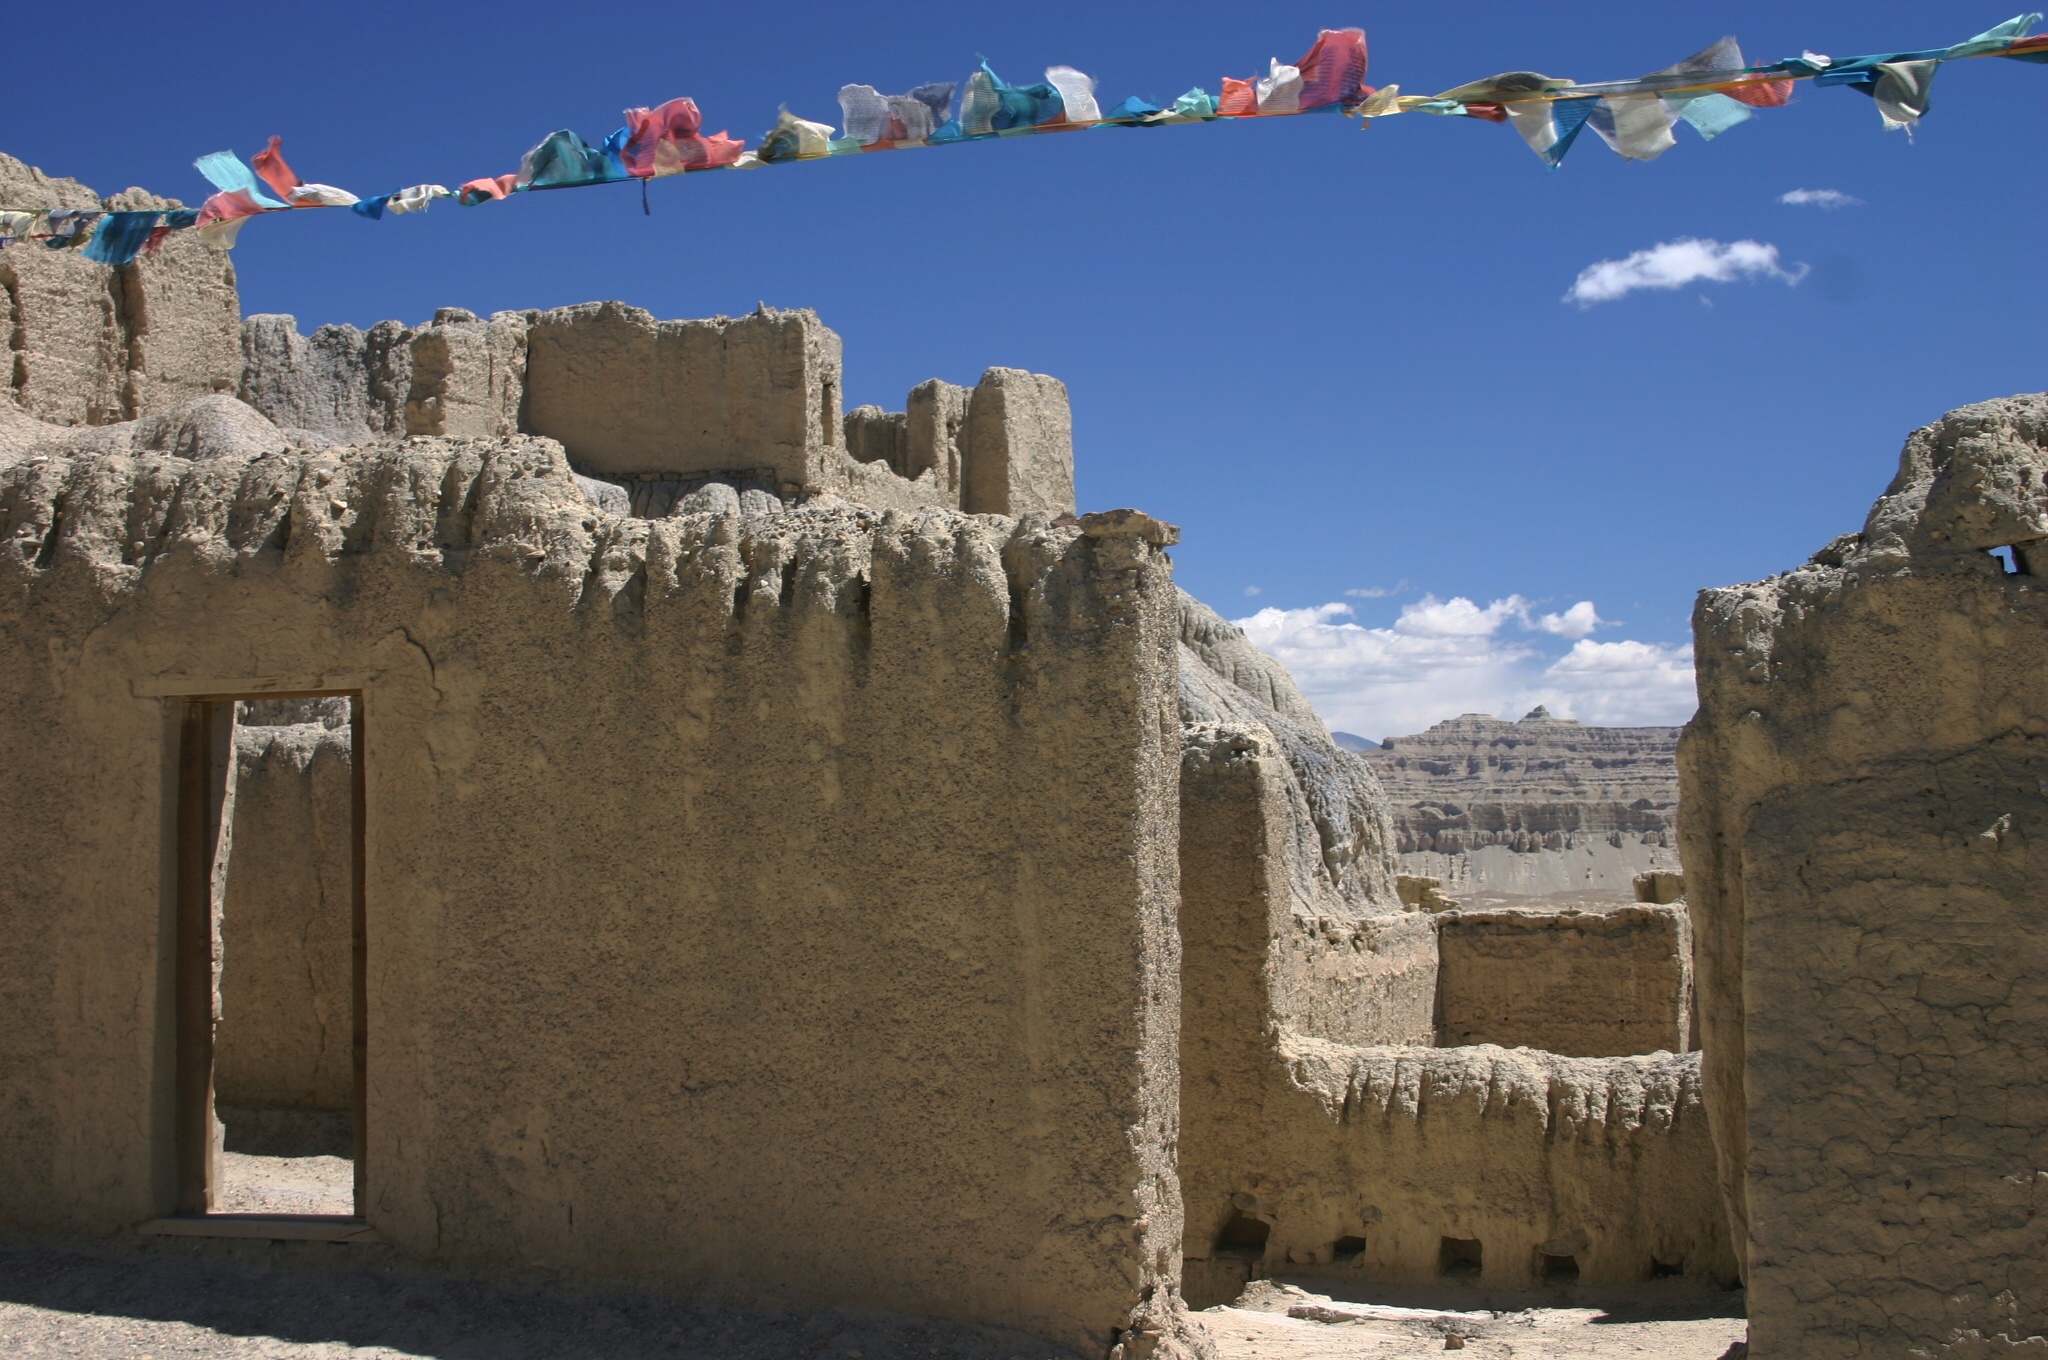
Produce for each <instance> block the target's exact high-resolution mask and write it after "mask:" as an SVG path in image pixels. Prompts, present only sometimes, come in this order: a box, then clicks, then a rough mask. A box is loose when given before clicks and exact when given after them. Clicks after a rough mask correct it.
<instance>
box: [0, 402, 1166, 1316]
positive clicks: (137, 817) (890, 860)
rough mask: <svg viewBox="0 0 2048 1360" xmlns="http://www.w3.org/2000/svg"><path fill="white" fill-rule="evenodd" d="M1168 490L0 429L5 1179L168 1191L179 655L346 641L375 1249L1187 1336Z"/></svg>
mask: <svg viewBox="0 0 2048 1360" xmlns="http://www.w3.org/2000/svg"><path fill="white" fill-rule="evenodd" d="M1170 537H1171V535H1170V533H1169V532H1167V531H1166V530H1164V528H1163V526H1160V525H1158V524H1156V523H1155V522H1154V521H1151V520H1148V519H1146V518H1145V517H1143V516H1139V515H1132V514H1118V515H1110V516H1099V517H1090V518H1089V519H1088V520H1087V521H1084V522H1083V524H1081V525H1079V526H1074V527H1065V528H1053V527H1049V526H1047V525H1046V524H1045V522H1044V521H1042V520H1040V521H1035V522H1033V521H1027V522H1025V523H1024V524H1022V525H1018V524H1013V523H1011V522H1009V521H1004V520H999V519H990V518H978V519H977V518H969V517H963V516H959V515H954V514H948V513H939V512H934V513H929V514H925V515H922V516H917V517H904V516H885V517H878V516H876V515H874V514H872V513H869V512H865V511H854V510H848V509H838V510H822V509H821V510H806V511H797V512H793V513H791V514H787V515H781V516H776V517H774V518H772V519H749V518H747V517H744V516H741V515H738V514H724V515H717V516H683V517H680V518H676V519H669V520H663V521H659V522H647V521H637V520H628V519H619V518H615V517H612V516H608V515H605V514H603V513H601V512H599V511H597V510H596V509H595V507H594V506H593V505H592V504H591V503H590V502H589V501H587V500H586V499H585V498H584V496H583V494H582V493H581V491H580V490H579V489H578V487H577V484H576V482H575V481H574V479H573V478H572V477H571V475H570V472H569V468H568V465H567V462H566V460H565V458H564V456H563V453H562V451H561V449H560V447H559V446H558V445H555V444H554V443H552V442H551V441H547V440H538V439H513V440H506V441H499V442H495V443H488V444H485V443H468V442H462V441H452V440H451V441H438V442H427V441H414V442H412V443H410V444H408V445H406V446H403V447H402V448H396V449H382V450H376V451H372V452H369V453H362V454H348V455H345V456H344V455H337V456H318V457H301V456H277V457H268V458H261V459H256V460H254V461H250V462H247V463H236V462H213V463H198V464H194V463H187V462H183V461H181V460H176V459H164V458H134V459H129V458H120V457H107V458H101V459H92V460H79V461H76V462H69V461H66V460H62V459H50V460H45V461H39V462H34V463H27V464H22V465H19V466H16V467H12V468H8V469H5V470H4V471H0V752H4V759H5V763H6V766H7V768H8V769H9V770H10V771H13V772H14V775H13V776H12V777H10V778H9V779H8V780H5V781H0V814H4V815H5V816H6V817H7V819H8V821H7V825H8V826H9V828H10V834H9V836H8V837H7V838H6V840H5V843H4V845H0V882H5V883H6V884H7V885H8V890H7V892H6V894H5V895H4V896H0V929H4V930H5V933H6V936H7V938H8V940H9V947H8V948H7V949H6V950H4V951H0V1004H4V1005H5V1007H6V1013H7V1014H8V1016H9V1020H10V1023H9V1024H8V1025H7V1026H6V1027H5V1028H4V1029H0V1220H4V1221H6V1222H8V1223H11V1224H16V1225H22V1226H36V1227H42V1228H59V1229H66V1230H74V1231H75V1230H100V1231H110V1232H111V1231H119V1230H121V1229H123V1228H124V1227H125V1226H126V1225H128V1224H132V1223H134V1222H136V1221H138V1220H141V1219H145V1218H149V1217H151V1216H154V1215H156V1214H159V1213H161V1212H163V1211H165V1210H166V1209H167V1208H168V1207H169V1204H170V1202H171V1197H172V1188H173V1183H172V1165H171V1161H170V1158H169V1144H170V1113H171V1105H170V1098H171V1082H170V1075H171V1067H170V1059H171V1052H172V1050H171V1046H170V1030H169V1020H170V1013H171V1012H170V1002H171V997H172V988H171V973H170V965H171V958H170V957H169V954H168V952H167V947H166V945H167V941H168V940H169V939H170V938H171V936H170V932H169V930H168V923H169V920H170V916H169V910H170V904H171V898H172V895H171V892H170V878H169V871H170V868H171V863H170V858H169V851H168V848H167V836H166V834H165V833H166V828H167V826H168V825H169V824H170V823H169V819H170V818H171V816H172V815H173V806H172V800H171V799H169V798H168V797H167V795H166V789H167V787H171V784H170V772H171V769H172V766H171V765H170V764H169V763H168V761H169V751H170V749H171V743H170V742H169V741H168V737H169V735H170V734H171V733H173V732H175V730H176V722H175V710H176V709H177V707H178V705H177V704H176V703H174V702H173V703H166V702H165V701H164V700H163V699H161V698H159V697H157V696H158V695H159V694H162V693H164V692H166V691H168V692H172V693H177V692H195V691H196V692H206V693H220V692H223V691H225V692H230V693H232V692H237V691H240V692H252V691H256V692H260V691H262V690H266V689H267V690H279V689H291V690H305V689H314V690H341V689H357V688H360V689H361V690H362V691H363V693H364V696H365V697H364V700H363V702H364V704H365V710H364V721H365V724H366V732H365V738H364V741H365V745H364V749H362V750H361V751H358V752H357V753H356V756H357V758H358V759H360V760H362V761H363V762H364V766H365V772H366V775H365V777H366V780H367V786H368V817H367V822H366V826H365V836H366V840H367V849H368V863H369V871H368V878H367V880H366V884H365V895H366V897H367V900H368V911H369V919H368V941H369V942H368V987H369V992H368V1016H367V1020H368V1033H369V1051H368V1070H369V1106H368V1110H367V1126H368V1131H369V1132H368V1137H369V1144H368V1153H367V1158H366V1162H365V1164H364V1167H363V1174H364V1176H365V1178H366V1190H365V1193H364V1195H363V1196H362V1197H361V1198H360V1199H359V1201H358V1205H359V1208H360V1209H361V1210H362V1212H363V1213H364V1215H365V1216H366V1217H367V1219H368V1220H369V1222H370V1223H371V1224H372V1225H373V1226H374V1227H375V1228H376V1229H377V1231H378V1232H379V1233H380V1234H382V1235H383V1236H384V1237H385V1238H386V1239H388V1240H389V1241H390V1242H392V1243H393V1244H395V1246H396V1247H397V1249H398V1250H399V1251H400V1252H401V1253H404V1254H408V1255H415V1256H425V1257H438V1258H442V1259H445V1260H449V1261H454V1262H460V1263H464V1264H466V1265H473V1266H478V1267H488V1266H491V1265H493V1264H519V1265H533V1266H541V1267H555V1268H562V1269H567V1270H574V1271H580V1272H592V1273H602V1274H635V1273H638V1274H645V1275H651V1276H658V1277H664V1278H668V1279H675V1280H687V1281H704V1282H717V1283H721V1284H724V1285H728V1286H730V1287H731V1288H733V1289H735V1290H738V1291H741V1292H744V1293H747V1294H751V1295H753V1296H756V1297H762V1296H766V1297H771V1298H774V1297H781V1298H789V1299H811V1300H840V1301H855V1302H860V1303H866V1304H872V1305H879V1306H885V1307H894V1308H899V1309H905V1310H909V1311H916V1312H925V1313H932V1314H939V1315H945V1316H952V1317H961V1318H971V1319H982V1320H988V1321H995V1322H1004V1323H1009V1324H1014V1325H1019V1326H1023V1327H1027V1328H1030V1329H1033V1330H1035V1331H1037V1332H1038V1333H1039V1334H1041V1335H1044V1336H1046V1337H1048V1338H1050V1339H1053V1340H1055V1341H1059V1342H1062V1343H1065V1344H1068V1345H1070V1346H1073V1347H1074V1348H1076V1349H1078V1350H1083V1351H1087V1352H1091V1353H1100V1352H1101V1351H1102V1350H1103V1349H1105V1348H1106V1347H1107V1346H1108V1344H1109V1342H1110V1339H1111V1337H1112V1336H1113V1334H1114V1333H1115V1329H1118V1328H1128V1327H1132V1326H1133V1325H1135V1326H1137V1327H1138V1328H1139V1329H1140V1330H1141V1331H1152V1332H1156V1333H1160V1335H1157V1336H1152V1337H1149V1338H1145V1339H1142V1340H1140V1341H1139V1342H1138V1344H1137V1346H1136V1348H1135V1352H1136V1353H1138V1354H1144V1353H1150V1352H1151V1351H1153V1350H1156V1351H1157V1353H1161V1354H1177V1353H1181V1351H1182V1349H1183V1347H1184V1346H1186V1345H1190V1344H1194V1343H1193V1341H1192V1338H1191V1337H1190V1335H1189V1333H1188V1332H1186V1331H1185V1330H1184V1326H1183V1323H1182V1321H1181V1316H1182V1315H1181V1311H1180V1307H1179V1301H1178V1297H1177V1295H1176V1293H1175V1287H1176V1281H1177V1271H1178V1261H1179V1251H1180V1238H1181V1231H1180V1194H1179V1187H1178V1183H1177V1180H1176V1176H1175V1167H1174V1160H1173V1147H1174V1142H1175V1136H1176V1132H1177V1130H1176V1119H1177V1110H1178V1101H1177V1078H1178V1073H1177V1068H1176V1062H1175V1052H1176V1041H1177V1034H1176V1026H1177V1021H1178V1015H1179V997H1178V986H1179V973H1180V968H1179V955H1178V948H1179V943H1178V931H1177V924H1178V923H1177V919H1176V897H1177V894H1176V873H1177V859H1176V855H1175V832H1176V826H1175V819H1176V805H1175V794H1174V790H1175V780H1174V771H1175V765H1174V761H1175V750H1176V746H1175V733H1176V713H1175V704H1174V698H1175V695H1174V671H1173V667H1174V655H1175V653H1174V628H1175V624H1176V600H1175V595H1174V590H1173V586H1172V582H1171V579H1170V568H1169V564H1168V562H1167V559H1166V557H1165V554H1164V553H1163V552H1162V551H1161V550H1160V549H1161V547H1162V546H1163V545H1164V544H1165V543H1166V542H1167V541H1169V540H1170ZM935 733H936V734H938V736H937V737H936V738H935V736H934V734H935ZM630 845H640V846H643V847H645V846H658V847H659V853H627V852H625V851H623V850H622V846H630Z"/></svg>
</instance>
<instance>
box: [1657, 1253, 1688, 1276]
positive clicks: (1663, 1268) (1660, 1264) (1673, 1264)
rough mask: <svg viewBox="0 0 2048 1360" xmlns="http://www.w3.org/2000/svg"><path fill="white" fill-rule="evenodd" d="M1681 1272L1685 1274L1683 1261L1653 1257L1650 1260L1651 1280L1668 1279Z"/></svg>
mask: <svg viewBox="0 0 2048 1360" xmlns="http://www.w3.org/2000/svg"><path fill="white" fill-rule="evenodd" d="M1683 1274H1685V1263H1684V1262H1683V1261H1659V1260H1657V1259H1656V1258H1654V1257H1652V1258H1651V1260H1650V1278H1651V1279H1653V1280H1668V1279H1671V1278H1672V1277H1673V1276H1676V1275H1683Z"/></svg>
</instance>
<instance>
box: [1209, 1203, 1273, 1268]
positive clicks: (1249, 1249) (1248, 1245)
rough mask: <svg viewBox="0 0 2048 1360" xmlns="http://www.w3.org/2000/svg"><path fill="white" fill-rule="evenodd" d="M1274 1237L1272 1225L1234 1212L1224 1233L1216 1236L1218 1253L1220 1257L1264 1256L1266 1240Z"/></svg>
mask: <svg viewBox="0 0 2048 1360" xmlns="http://www.w3.org/2000/svg"><path fill="white" fill-rule="evenodd" d="M1272 1235H1273V1225H1272V1224H1270V1223H1266V1222H1263V1221H1261V1220H1259V1219H1256V1218H1253V1217H1252V1216H1251V1215H1250V1214H1247V1213H1244V1212H1242V1211H1241V1210H1233V1211H1232V1212H1231V1215H1230V1221H1229V1222H1228V1223H1225V1224H1224V1225H1223V1231H1222V1232H1220V1233H1217V1234H1216V1251H1217V1253H1218V1254H1219V1255H1222V1254H1225V1253H1229V1254H1235V1255H1242V1256H1253V1257H1257V1256H1263V1255H1265V1252H1266V1239H1267V1238H1269V1237H1271V1236H1272Z"/></svg>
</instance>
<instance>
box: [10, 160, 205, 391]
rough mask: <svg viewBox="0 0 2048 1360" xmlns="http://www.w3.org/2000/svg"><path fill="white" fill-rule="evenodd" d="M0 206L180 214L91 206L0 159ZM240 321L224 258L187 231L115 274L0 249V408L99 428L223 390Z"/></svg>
mask: <svg viewBox="0 0 2048 1360" xmlns="http://www.w3.org/2000/svg"><path fill="white" fill-rule="evenodd" d="M0 203H4V204H5V205H6V206H8V207H10V208H25V209H40V208H87V209H101V208H104V209H113V210H126V211H133V212H143V211H148V210H150V209H153V208H175V207H178V206H180V205H179V204H178V202H177V201H176V200H174V199H168V198H158V197H157V196H155V195H153V194H148V193H144V192H143V191H142V190H140V189H129V190H127V191H125V192H123V193H119V194H114V195H112V196H111V197H109V198H107V199H105V200H102V199H101V198H100V196H99V195H98V194H96V193H94V192H93V191H92V190H91V189H89V188H87V187H86V186H85V185H83V184H80V183H79V182H78V181H77V180H72V179H56V178H52V177H50V176H48V175H45V174H43V172H42V171H40V170H37V169H35V168H34V167H32V166H28V165H24V164H22V163H21V162H20V161H18V160H15V159H14V158H13V157H11V156H6V155H0ZM241 321H242V317H241V302H240V299H239V297H238V295H237V293H236V289H235V269H234V266H233V265H232V264H230V263H229V262H228V256H227V252H225V251H222V250H216V249H214V248H213V247H212V246H209V245H206V244H205V243H203V242H201V241H199V240H198V239H196V237H195V236H194V234H193V233H191V232H178V233H174V235H173V237H172V238H171V239H170V240H167V241H165V242H164V243H163V244H162V245H161V246H160V247H159V248H158V249H157V250H155V251H151V252H146V253H145V254H144V255H142V256H141V257H140V258H139V259H137V260H136V261H135V262H134V263H133V264H127V265H122V266H121V267H120V268H118V269H109V268H108V267H107V266H105V265H102V264H95V263H93V262H92V261H91V260H87V259H84V258H82V257H81V256H80V255H79V254H78V253H77V251H75V250H48V249H45V248H44V247H43V246H42V245H40V244H34V243H23V244H21V245H18V246H15V247H13V248H11V249H8V250H0V322H4V323H5V325H6V327H7V337H8V345H7V348H8V355H7V359H8V369H7V372H6V374H5V376H4V381H5V384H6V387H7V390H8V395H9V396H10V397H11V398H12V400H11V401H9V402H6V403H0V405H4V406H6V407H10V408H13V409H17V410H19V411H22V412H24V413H26V414H28V415H30V416H33V417H35V418H36V419H39V420H45V421H49V422H52V423H53V424H58V425H105V424H111V423H114V422H117V421H124V420H133V419H135V418H136V417H138V416H146V415H154V414H156V413H158V412H160V411H165V410H169V409H170V408H171V407H173V406H176V405H179V404H180V403H182V402H187V401H190V400H192V399H194V398H196V397H203V396H206V395H209V394H211V393H215V392H228V393H232V392H233V391H234V390H235V387H236V385H237V383H239V381H240V380H241V375H242V355H241V346H240V343H239V341H240V331H241Z"/></svg>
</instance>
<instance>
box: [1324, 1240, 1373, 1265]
mask: <svg viewBox="0 0 2048 1360" xmlns="http://www.w3.org/2000/svg"><path fill="white" fill-rule="evenodd" d="M1363 1255H1365V1239H1364V1238H1363V1237H1340V1238H1338V1239H1337V1240H1336V1241H1335V1242H1333V1243H1331V1244H1330V1259H1331V1260H1332V1261H1335V1262H1336V1263H1337V1264H1338V1265H1346V1264H1348V1263H1350V1262H1353V1261H1356V1260H1358V1259H1359V1258H1360V1257H1361V1256H1363Z"/></svg>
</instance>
